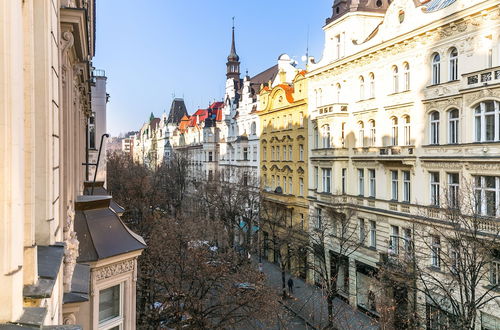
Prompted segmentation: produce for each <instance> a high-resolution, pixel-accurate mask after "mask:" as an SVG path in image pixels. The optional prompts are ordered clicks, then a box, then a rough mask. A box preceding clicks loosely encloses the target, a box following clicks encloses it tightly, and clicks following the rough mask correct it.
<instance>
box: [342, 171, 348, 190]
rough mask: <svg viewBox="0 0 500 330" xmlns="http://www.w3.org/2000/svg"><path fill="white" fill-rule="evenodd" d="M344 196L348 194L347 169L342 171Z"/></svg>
mask: <svg viewBox="0 0 500 330" xmlns="http://www.w3.org/2000/svg"><path fill="white" fill-rule="evenodd" d="M341 188H342V195H345V194H346V193H347V168H343V169H342V187H341Z"/></svg>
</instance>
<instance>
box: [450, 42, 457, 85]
mask: <svg viewBox="0 0 500 330" xmlns="http://www.w3.org/2000/svg"><path fill="white" fill-rule="evenodd" d="M449 70H450V77H449V78H450V81H453V80H458V50H457V49H456V48H455V47H453V48H452V49H450V68H449Z"/></svg>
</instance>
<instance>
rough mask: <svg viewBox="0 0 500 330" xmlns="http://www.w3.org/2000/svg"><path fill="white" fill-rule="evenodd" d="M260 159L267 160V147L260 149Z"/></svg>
mask: <svg viewBox="0 0 500 330" xmlns="http://www.w3.org/2000/svg"><path fill="white" fill-rule="evenodd" d="M262 159H263V160H267V147H264V148H262Z"/></svg>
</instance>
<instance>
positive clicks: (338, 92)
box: [335, 84, 342, 103]
mask: <svg viewBox="0 0 500 330" xmlns="http://www.w3.org/2000/svg"><path fill="white" fill-rule="evenodd" d="M335 92H336V94H337V100H336V101H337V103H340V100H341V93H342V86H341V85H340V84H337V85H335Z"/></svg>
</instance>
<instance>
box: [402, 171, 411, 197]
mask: <svg viewBox="0 0 500 330" xmlns="http://www.w3.org/2000/svg"><path fill="white" fill-rule="evenodd" d="M402 173H403V202H406V203H410V201H411V173H410V171H402Z"/></svg>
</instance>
